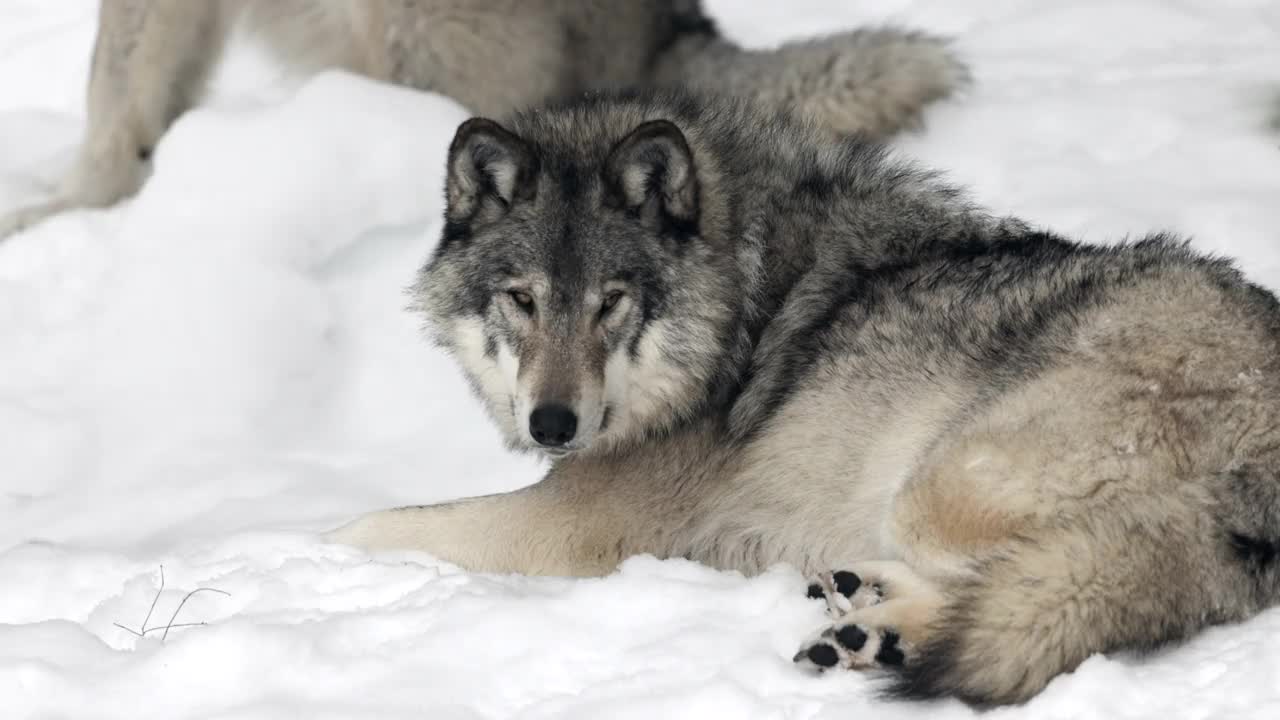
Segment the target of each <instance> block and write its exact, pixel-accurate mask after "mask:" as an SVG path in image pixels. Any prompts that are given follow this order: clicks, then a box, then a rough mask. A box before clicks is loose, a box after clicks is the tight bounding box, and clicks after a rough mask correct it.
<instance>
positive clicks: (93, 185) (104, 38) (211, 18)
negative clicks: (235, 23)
mask: <svg viewBox="0 0 1280 720" xmlns="http://www.w3.org/2000/svg"><path fill="white" fill-rule="evenodd" d="M238 4H239V0H207V1H201V2H190V1H189V0H102V4H101V6H100V8H99V18H98V36H97V40H96V41H95V43H94V49H93V64H92V68H91V70H90V78H89V92H88V123H87V126H86V129H85V135H84V139H83V141H82V143H81V146H80V150H79V154H78V156H77V158H76V162H75V166H74V167H73V168H72V170H71V172H70V174H69V175H68V176H67V177H66V178H65V179H64V180H63V182H62V183H61V186H60V187H59V189H58V191H57V194H56V195H55V197H53V198H52V199H50V200H48V201H46V202H43V203H40V204H38V205H33V206H29V207H25V208H21V209H19V210H16V211H14V212H12V213H10V214H8V215H6V216H5V217H4V218H2V219H0V237H4V236H6V235H9V234H12V233H14V232H17V231H19V230H22V229H24V228H26V227H28V226H30V225H33V224H35V223H37V222H39V221H40V220H43V219H44V218H46V217H48V216H50V215H53V214H56V213H58V212H61V211H63V210H69V209H74V208H78V207H104V206H106V205H110V204H111V203H114V202H116V201H118V200H120V199H122V198H124V197H127V196H129V195H132V194H133V193H134V192H135V191H137V189H138V188H139V186H141V184H142V182H143V181H144V180H145V179H146V176H147V173H148V172H149V170H150V158H151V152H152V149H153V148H154V147H155V144H156V142H157V141H158V140H159V139H160V136H161V135H163V134H164V132H165V131H166V130H167V129H168V128H169V125H170V124H171V123H172V122H173V120H174V119H175V118H176V117H177V116H179V115H181V114H182V113H183V112H185V111H186V110H187V109H188V108H190V107H191V105H192V104H193V103H194V102H195V101H196V99H197V98H198V97H199V95H200V93H201V92H202V91H203V89H204V86H205V82H206V80H207V78H208V75H209V71H210V69H211V68H212V66H213V65H214V63H215V61H216V59H217V56H218V55H219V53H220V52H221V49H222V46H223V44H224V41H225V39H226V34H227V31H228V30H229V27H228V26H229V22H228V21H229V18H230V17H231V15H233V14H234V10H235V9H236V8H237V7H238Z"/></svg>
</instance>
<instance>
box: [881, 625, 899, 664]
mask: <svg viewBox="0 0 1280 720" xmlns="http://www.w3.org/2000/svg"><path fill="white" fill-rule="evenodd" d="M905 659H906V656H905V655H903V653H902V648H900V647H898V633H896V632H893V631H891V630H886V631H885V633H884V637H882V638H881V639H880V649H879V650H877V651H876V662H878V663H880V664H881V665H902V661H903V660H905Z"/></svg>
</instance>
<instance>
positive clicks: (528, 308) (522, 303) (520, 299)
mask: <svg viewBox="0 0 1280 720" xmlns="http://www.w3.org/2000/svg"><path fill="white" fill-rule="evenodd" d="M507 294H508V295H510V296H511V301H512V302H514V303H515V304H516V307H518V308H520V309H521V310H523V311H525V312H527V313H529V314H530V315H532V314H533V296H532V295H530V294H529V293H527V292H521V291H519V290H510V291H508V292H507Z"/></svg>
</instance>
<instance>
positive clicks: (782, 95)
mask: <svg viewBox="0 0 1280 720" xmlns="http://www.w3.org/2000/svg"><path fill="white" fill-rule="evenodd" d="M708 27H709V26H708ZM699 29H700V30H702V31H700V32H688V33H685V34H683V35H682V36H680V37H678V38H677V39H676V40H675V41H674V42H673V43H672V45H671V46H670V47H669V48H668V50H667V51H666V52H665V53H663V54H662V56H661V57H660V58H659V60H658V62H657V64H656V66H655V71H654V72H655V75H654V80H655V83H656V84H657V85H659V86H664V87H671V86H688V87H694V88H701V89H706V90H712V91H717V92H721V93H725V94H728V95H734V96H739V97H749V98H754V99H756V100H759V101H762V102H765V103H772V104H775V105H779V106H783V107H787V108H791V109H794V110H797V111H799V112H801V113H805V114H809V115H811V116H813V117H815V118H816V119H817V120H818V121H819V122H821V123H823V124H825V125H827V126H828V127H831V128H833V129H835V130H838V131H841V132H862V133H866V134H867V135H869V136H872V137H875V138H884V137H887V136H889V135H892V134H894V133H896V132H898V131H900V130H903V129H906V128H914V127H918V126H919V125H920V123H921V118H922V116H923V112H924V108H925V106H927V105H928V104H929V103H931V102H933V101H935V100H940V99H942V98H945V97H948V96H949V95H951V94H953V93H954V92H956V91H957V90H958V89H960V88H961V87H963V86H964V85H965V84H967V82H968V80H969V71H968V69H967V68H966V67H965V65H964V64H963V63H962V62H960V60H959V59H958V58H957V57H956V56H955V54H954V53H953V52H952V50H951V48H950V46H949V45H948V43H947V42H946V41H945V40H942V39H940V38H936V37H932V36H929V35H926V34H922V33H917V32H908V31H903V30H898V29H894V28H880V29H864V30H857V31H853V32H847V33H840V34H836V35H829V36H826V37H819V38H813V39H809V40H803V41H798V42H794V43H788V44H786V45H783V46H781V47H779V48H776V49H773V50H746V49H743V48H740V47H738V46H736V45H734V44H733V43H731V42H729V41H728V40H726V39H724V38H722V37H720V36H719V35H718V34H716V33H715V32H714V31H708V29H707V27H700V28H699Z"/></svg>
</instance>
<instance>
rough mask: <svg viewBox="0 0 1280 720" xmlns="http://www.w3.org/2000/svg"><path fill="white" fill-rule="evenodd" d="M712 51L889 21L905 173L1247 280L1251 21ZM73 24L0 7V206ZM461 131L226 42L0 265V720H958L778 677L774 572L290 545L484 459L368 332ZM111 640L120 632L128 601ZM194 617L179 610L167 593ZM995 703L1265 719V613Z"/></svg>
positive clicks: (63, 69)
mask: <svg viewBox="0 0 1280 720" xmlns="http://www.w3.org/2000/svg"><path fill="white" fill-rule="evenodd" d="M709 5H710V7H711V10H712V11H713V13H714V14H715V15H716V16H717V17H718V18H719V20H720V22H721V25H722V27H723V28H724V29H725V31H726V32H728V33H729V34H731V35H732V36H734V37H736V38H738V39H740V40H741V41H743V42H744V43H747V44H752V45H767V44H769V43H772V42H776V41H779V40H782V39H784V38H790V37H795V36H798V35H803V34H810V33H818V32H824V31H830V30H833V29H836V28H842V27H850V26H854V25H859V24H867V23H882V22H893V23H898V24H904V25H912V26H917V27H924V28H927V29H930V30H934V31H937V32H942V33H948V34H953V35H955V36H956V37H957V41H956V42H957V47H958V48H959V49H960V50H961V52H963V54H964V55H965V56H966V57H967V58H968V59H969V60H970V61H971V62H972V64H973V66H974V70H975V77H976V82H975V85H974V87H973V88H972V89H971V90H970V91H969V92H967V93H966V94H965V95H964V96H963V97H961V98H958V99H956V100H955V101H952V102H948V103H946V104H945V105H942V106H939V107H937V108H935V109H934V110H933V111H931V113H930V115H929V126H928V129H927V131H925V132H923V133H921V134H918V135H912V136H909V137H907V138H905V139H904V140H903V141H902V143H901V146H902V147H903V149H904V150H905V151H906V152H908V153H910V154H913V155H915V156H918V157H920V158H922V159H923V160H925V161H926V162H928V163H930V164H933V165H937V166H939V167H943V168H946V169H947V170H948V171H949V173H950V174H951V176H952V177H953V178H954V179H955V180H957V181H959V182H962V183H965V184H967V185H969V186H971V187H972V188H973V190H974V193H975V195H976V196H977V197H978V198H979V199H980V200H981V201H982V202H983V203H985V204H987V205H988V206H990V207H992V208H994V209H996V210H998V211H1002V212H1014V213H1018V214H1020V215H1023V216H1025V217H1027V218H1030V219H1032V220H1034V221H1036V222H1039V223H1043V224H1045V225H1049V226H1053V227H1055V228H1057V229H1059V230H1062V231H1064V232H1067V233H1072V234H1075V235H1077V236H1080V237H1084V238H1087V239H1090V240H1095V241H1106V240H1113V239H1118V238H1121V237H1123V236H1125V235H1126V234H1138V233H1143V232H1146V231H1149V230H1153V229H1163V228H1170V229H1175V230H1178V231H1180V232H1182V233H1186V234H1191V235H1193V236H1195V238H1196V242H1197V244H1198V245H1199V246H1200V247H1202V248H1205V249H1207V250H1212V251H1217V252H1222V253H1227V254H1230V255H1233V256H1235V257H1237V258H1239V261H1240V264H1241V266H1242V267H1243V268H1244V269H1245V270H1246V271H1247V272H1248V274H1249V275H1250V276H1251V277H1252V278H1254V279H1255V280H1257V281H1259V282H1261V283H1264V284H1266V285H1268V286H1270V287H1272V288H1280V236H1278V235H1277V231H1276V228H1277V227H1278V226H1280V150H1278V148H1280V136H1278V135H1277V134H1276V133H1275V131H1274V130H1273V129H1269V128H1268V117H1269V116H1271V115H1272V113H1273V107H1272V104H1273V102H1274V97H1275V91H1276V89H1277V88H1280V5H1277V4H1276V3H1275V2H1274V0H1177V1H1174V0H1169V1H1167V2H1157V1H1156V0H1093V1H1091V0H1072V1H1071V2H1058V3H1052V4H1049V3H1043V2H1042V1H1041V0H1000V1H999V2H992V1H990V0H986V1H980V0H966V1H963V2H961V1H958V0H879V1H877V2H872V1H867V2H859V3H843V2H837V1H835V0H826V1H822V0H793V1H792V2H790V3H752V4H746V3H741V2H733V1H732V0H718V1H716V2H710V3H709ZM95 11H96V3H94V2H91V0H59V2H56V3H50V2H43V1H42V0H5V2H4V3H3V7H2V8H0V88H3V93H0V208H7V207H10V206H12V205H14V204H17V203H18V202H20V201H23V200H27V199H31V198H34V197H35V196H37V195H39V194H40V193H41V192H42V191H44V190H45V189H47V188H48V187H49V185H50V183H52V182H53V181H54V180H55V179H56V178H57V177H58V175H59V173H60V171H61V170H62V169H63V168H64V167H65V166H66V164H67V162H68V161H69V158H70V156H71V152H72V150H73V148H74V144H75V142H76V139H77V135H78V133H79V131H80V129H81V127H82V123H83V107H82V98H83V92H84V83H85V78H86V72H87V59H88V55H89V48H90V46H91V43H92V38H93V32H94V21H95ZM466 116H467V113H466V112H465V111H464V110H463V109H462V108H460V107H458V105H456V104H455V103H454V102H452V101H450V100H448V99H445V98H441V97H438V96H432V95H429V94H421V93H413V92H409V91H407V90H403V89H398V88H391V87H385V86H380V85H377V84H375V83H372V82H369V81H366V80H364V79H361V78H358V77H353V76H350V75H344V74H340V73H325V74H322V75H320V76H317V77H314V78H296V77H289V76H287V75H285V74H283V73H282V72H281V71H280V69H279V68H278V67H277V66H276V65H274V64H273V63H272V61H271V60H270V58H269V57H268V56H267V55H265V54H263V53H262V52H259V51H257V50H256V49H255V48H252V47H243V46H241V47H238V48H237V49H236V50H235V51H234V52H233V53H232V55H231V57H230V59H229V61H228V63H227V67H225V68H224V70H223V72H222V73H221V76H220V79H219V81H218V83H217V91H216V92H215V93H214V97H213V98H212V100H211V102H210V104H209V105H207V106H206V107H204V108H202V109H200V110H198V111H196V112H193V113H191V114H189V115H187V116H186V117H184V118H183V119H182V120H181V121H180V122H179V123H178V124H177V126H176V127H175V128H174V129H173V131H172V132H171V133H170V134H169V135H168V136H167V137H166V139H165V140H164V142H163V143H161V145H160V146H159V148H158V150H157V153H156V157H155V160H156V166H157V171H156V173H155V175H154V177H153V178H152V180H151V181H150V182H149V183H148V184H147V186H146V187H145V189H144V190H143V192H142V193H141V194H140V195H139V196H138V197H137V198H136V199H135V200H133V201H131V202H127V203H124V204H122V205H120V206H119V207H116V208H113V209H109V210H104V211H82V212H75V213H69V214H66V215H63V216H61V217H58V218H56V219H54V220H52V221H50V222H48V223H46V224H44V225H41V226H39V227H37V228H35V229H33V230H31V231H29V232H27V233H25V234H23V235H21V236H18V237H15V238H13V239H11V240H10V241H8V242H6V243H4V244H3V245H0V347H3V352H2V353H0V473H2V474H0V717H2V718H62V717H75V718H83V717H93V718H131V719H143V718H166V719H170V720H172V719H174V718H189V717H201V718H227V719H230V718H237V719H252V718H279V717H309V718H352V717H371V718H399V717H406V718H407V717H424V716H425V717H432V718H507V717H522V718H552V717H554V718H600V717H610V718H614V717H617V718H653V717H661V718H682V717H689V718H706V717H737V718H837V717H857V716H859V715H866V714H868V713H869V714H870V715H871V716H873V717H878V718H920V717H926V716H927V717H938V718H962V717H971V716H973V715H974V713H973V712H972V711H970V710H969V709H968V708H965V707H964V706H962V705H960V704H958V703H954V702H942V703H934V704H929V705H923V706H922V705H910V704H890V703H885V702H882V701H880V700H877V699H876V698H875V697H874V694H873V686H872V684H871V683H870V682H869V681H868V680H867V679H866V678H864V677H861V676H859V675H856V674H836V675H828V676H825V677H812V676H809V675H807V674H804V673H800V672H797V671H796V670H795V669H794V668H793V667H792V665H791V662H790V658H791V655H792V653H793V652H794V650H795V649H796V648H797V647H798V644H799V642H800V641H801V640H802V639H803V638H804V637H806V636H807V635H808V634H809V633H810V632H811V631H812V630H813V629H814V628H816V627H818V626H820V625H821V624H822V623H823V615H822V612H821V610H820V609H819V607H817V605H818V604H817V603H812V602H809V601H807V600H806V599H805V598H804V581H803V579H802V578H801V577H800V576H799V575H798V574H797V573H796V572H795V571H794V570H792V569H789V568H786V567H781V566H780V567H777V568H774V569H772V570H771V571H769V572H767V573H766V574H764V575H762V576H760V577H756V578H743V577H741V576H739V575H737V574H735V573H726V572H716V571H713V570H710V569H707V568H704V567H700V566H697V565H693V564H691V563H688V562H685V561H679V560H673V561H663V562H660V561H657V560H655V559H653V558H645V557H640V558H633V559H631V560H629V561H627V562H626V563H625V564H624V565H623V566H622V567H621V569H620V570H619V571H618V572H617V573H616V574H614V575H612V576H610V577H607V578H603V579H598V580H581V581H568V580H563V579H553V578H522V577H499V576H486V575H475V574H469V573H465V572H461V571H460V570H458V569H457V568H455V567H452V566H449V565H447V564H444V563H441V562H438V561H437V560H435V559H432V558H430V557H428V556H425V555H420V554H412V553H398V554H397V553H390V554H385V555H379V556H376V557H370V556H367V555H364V554H362V553H360V552H358V551H356V550H353V549H350V548H344V547H338V546H332V545H326V544H324V543H322V542H320V540H319V539H318V536H317V532H318V531H320V530H323V529H327V528H329V527H332V526H334V525H336V524H338V523H340V522H342V521H343V520H345V519H347V518H349V517H351V516H354V515H355V514H358V513H360V512H363V511H367V510H373V509H378V508H384V507H388V506H391V505H396V504H403V503H426V502H434V501H439V500H444V499H449V498H454V497H458V496H462V495H472V494H480V493H488V492H497V491H501V490H506V489H512V488H515V487H518V486H520V485H523V484H526V483H528V482H532V481H533V480H535V479H536V478H537V477H538V474H539V472H540V468H539V466H538V465H537V464H536V463H535V462H534V461H533V460H530V459H528V458H524V457H515V456H511V455H509V454H507V453H505V452H504V451H503V450H502V449H501V447H500V444H499V442H498V439H497V434H496V432H495V431H494V430H493V429H492V428H491V427H490V426H489V424H488V422H487V420H486V419H485V418H484V417H483V415H482V413H481V411H480V410H479V408H478V406H477V404H476V403H475V402H474V401H473V400H472V399H471V398H470V396H469V394H468V392H467V390H466V388H465V387H464V385H463V383H462V382H461V378H460V376H459V374H458V373H457V371H456V370H455V369H454V367H453V366H452V365H451V364H450V362H449V361H448V360H447V359H445V358H443V357H442V356H441V355H440V354H439V353H438V352H437V351H435V350H433V349H432V348H430V347H429V346H428V345H427V344H426V343H425V342H423V341H422V339H421V337H420V334H419V328H418V320H417V319H416V318H415V317H413V316H412V315H410V314H409V313H407V312H405V311H404V306H405V304H406V297H405V296H404V294H403V288H404V287H405V286H406V285H408V283H409V282H410V280H411V278H412V275H413V273H414V271H415V269H416V267H417V265H418V264H419V263H420V262H421V261H422V260H423V259H424V257H425V256H426V254H427V253H428V251H429V249H430V247H431V244H432V242H433V241H434V238H435V236H436V234H437V233H438V231H439V215H440V205H441V182H442V177H441V171H442V168H443V157H444V152H445V149H446V147H447V143H448V141H449V138H450V136H451V134H452V130H453V128H454V126H455V125H456V124H457V123H458V122H460V121H461V120H462V119H464V118H465V117H466ZM161 566H163V573H164V579H165V590H164V592H163V593H161V594H160V596H159V598H158V601H157V604H156V607H155V610H154V613H153V615H152V617H151V621H150V624H149V625H148V626H147V627H148V628H152V627H163V626H164V625H165V624H167V623H168V622H170V619H171V618H173V621H174V622H176V623H207V624H206V625H196V626H188V627H180V628H174V629H172V630H171V631H170V633H169V635H168V637H167V638H166V639H165V640H164V641H163V642H162V641H161V637H160V636H161V634H162V632H159V631H157V632H149V633H147V634H146V636H145V638H139V637H137V636H136V635H135V634H133V633H131V632H130V631H129V630H126V629H123V628H121V627H118V626H117V623H118V624H119V625H123V626H126V627H128V628H132V629H133V630H135V631H137V630H141V624H142V622H143V618H144V616H146V615H147V611H148V608H149V607H150V606H151V604H152V601H153V598H155V597H156V592H157V588H158V586H159V582H160V573H161V570H160V568H161ZM202 587H204V588H213V589H216V590H220V591H222V592H224V593H229V595H223V594H219V593H213V592H202V593H198V594H196V595H193V596H191V597H190V598H189V601H188V602H186V604H185V605H183V606H182V608H181V612H180V613H179V614H177V615H176V617H175V616H174V613H175V610H177V609H178V606H179V603H181V602H182V600H183V598H184V596H186V595H187V593H189V592H190V591H192V590H195V589H197V588H202ZM991 716H992V717H996V718H1005V717H1008V718H1166V717H1179V718H1218V717H1236V718H1276V717H1280V611H1276V610H1273V611H1271V612H1269V613H1265V614H1263V615H1262V616H1260V617H1258V618H1257V619H1255V620H1252V621H1250V622H1247V623H1244V624H1242V625H1239V626H1234V627H1223V628H1216V629H1213V630H1211V631H1208V632H1206V633H1204V634H1202V635H1200V636H1199V637H1197V638H1195V639H1194V640H1192V641H1191V642H1190V643H1188V644H1186V645H1184V646H1181V647H1178V648H1174V649H1170V650H1167V651H1164V652H1161V653H1159V654H1157V655H1155V656H1153V657H1150V658H1145V659H1138V658H1134V657H1129V656H1125V655H1118V656H1113V657H1095V658H1092V659H1090V660H1089V661H1087V662H1086V663H1085V664H1084V665H1083V666H1081V667H1080V668H1079V669H1078V670H1077V671H1076V672H1074V673H1073V674H1071V675H1068V676H1064V677H1061V678H1059V679H1058V680H1056V681H1055V682H1054V683H1053V684H1052V685H1051V686H1050V687H1049V688H1048V689H1047V690H1046V691H1045V692H1044V693H1043V694H1042V695H1041V696H1040V697H1038V698H1037V699H1035V700H1034V701H1033V702H1031V703H1030V704H1029V705H1027V706H1025V707H1022V708H1013V709H1005V710H999V711H996V712H992V713H991Z"/></svg>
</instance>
